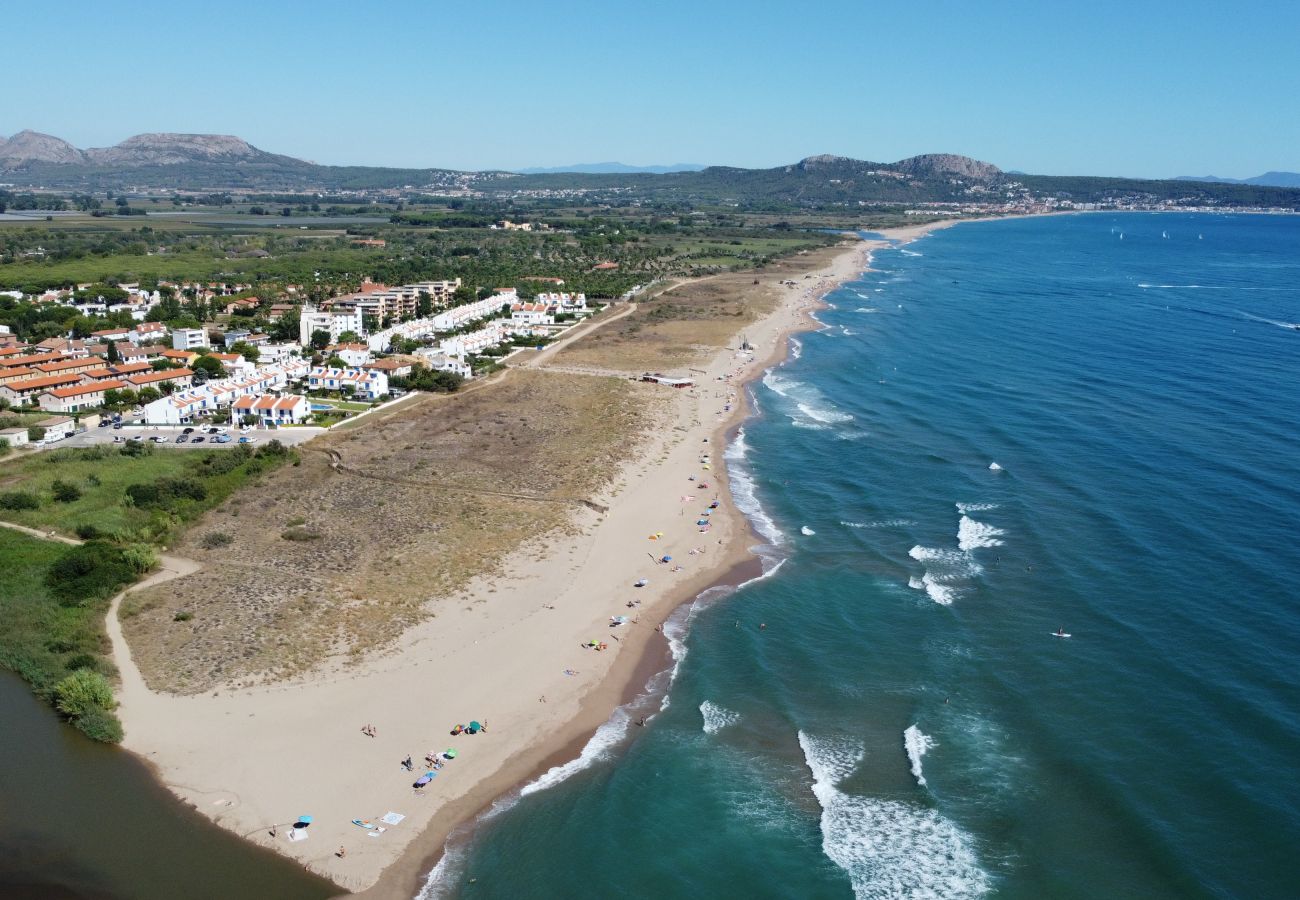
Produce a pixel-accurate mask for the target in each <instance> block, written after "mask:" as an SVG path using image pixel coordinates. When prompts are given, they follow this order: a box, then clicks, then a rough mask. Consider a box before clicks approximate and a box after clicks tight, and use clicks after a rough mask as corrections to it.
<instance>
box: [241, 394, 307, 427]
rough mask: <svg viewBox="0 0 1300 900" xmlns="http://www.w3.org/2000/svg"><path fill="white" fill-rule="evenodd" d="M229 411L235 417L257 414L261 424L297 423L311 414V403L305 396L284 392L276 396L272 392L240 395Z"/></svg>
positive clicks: (305, 419)
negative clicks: (282, 394)
mask: <svg viewBox="0 0 1300 900" xmlns="http://www.w3.org/2000/svg"><path fill="white" fill-rule="evenodd" d="M231 412H232V413H233V414H234V416H235V417H236V418H243V417H244V416H248V415H253V416H257V419H258V421H259V422H260V423H261V424H262V425H297V424H300V423H302V422H305V421H307V417H308V416H310V415H311V404H310V403H308V402H307V398H306V397H302V396H299V395H297V394H286V395H285V396H283V397H276V396H274V395H272V394H262V395H260V396H247V397H240V398H239V399H238V400H236V401H235V402H234V403H233V404H232V405H231Z"/></svg>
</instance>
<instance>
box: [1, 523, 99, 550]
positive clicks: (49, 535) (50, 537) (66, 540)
mask: <svg viewBox="0 0 1300 900" xmlns="http://www.w3.org/2000/svg"><path fill="white" fill-rule="evenodd" d="M0 528H12V529H13V530H14V531H21V532H22V533H23V534H29V535H31V536H32V537H34V538H40V539H41V540H43V541H58V542H59V543H60V544H71V545H72V546H74V547H80V546H81V545H82V544H83V543H84V541H79V540H77V539H76V538H70V537H64V536H63V535H61V534H58V533H56V532H53V531H37V530H36V529H35V528H28V527H27V526H26V525H16V524H14V523H13V522H0Z"/></svg>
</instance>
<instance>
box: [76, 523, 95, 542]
mask: <svg viewBox="0 0 1300 900" xmlns="http://www.w3.org/2000/svg"><path fill="white" fill-rule="evenodd" d="M74 531H75V532H76V535H77V537H79V538H81V539H82V540H83V541H93V540H94V539H95V538H97V537H99V529H98V528H96V527H95V526H94V525H91V524H90V523H89V522H82V523H81V524H80V525H78V526H77V527H76V528H75V529H74Z"/></svg>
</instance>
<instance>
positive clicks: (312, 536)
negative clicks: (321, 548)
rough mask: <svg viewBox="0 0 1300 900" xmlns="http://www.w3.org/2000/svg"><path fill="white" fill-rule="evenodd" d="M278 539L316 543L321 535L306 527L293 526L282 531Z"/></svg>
mask: <svg viewBox="0 0 1300 900" xmlns="http://www.w3.org/2000/svg"><path fill="white" fill-rule="evenodd" d="M280 537H282V538H284V539H285V540H286V541H318V540H320V538H321V533H320V532H319V531H317V530H316V529H314V528H310V527H308V526H306V525H295V526H294V527H293V528H286V529H285V530H284V531H282V532H281V533H280Z"/></svg>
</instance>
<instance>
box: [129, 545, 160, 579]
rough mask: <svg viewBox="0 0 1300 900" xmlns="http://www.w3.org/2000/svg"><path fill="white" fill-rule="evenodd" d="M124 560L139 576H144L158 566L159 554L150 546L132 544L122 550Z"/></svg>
mask: <svg viewBox="0 0 1300 900" xmlns="http://www.w3.org/2000/svg"><path fill="white" fill-rule="evenodd" d="M122 560H123V561H124V562H125V563H126V564H127V565H128V566H130V567H131V571H132V572H134V573H135V574H137V575H143V574H144V573H145V572H148V571H149V570H150V569H152V568H153V567H154V566H156V565H158V554H157V553H154V551H153V548H152V547H150V546H149V545H148V544H132V545H131V546H129V547H123V548H122Z"/></svg>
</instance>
